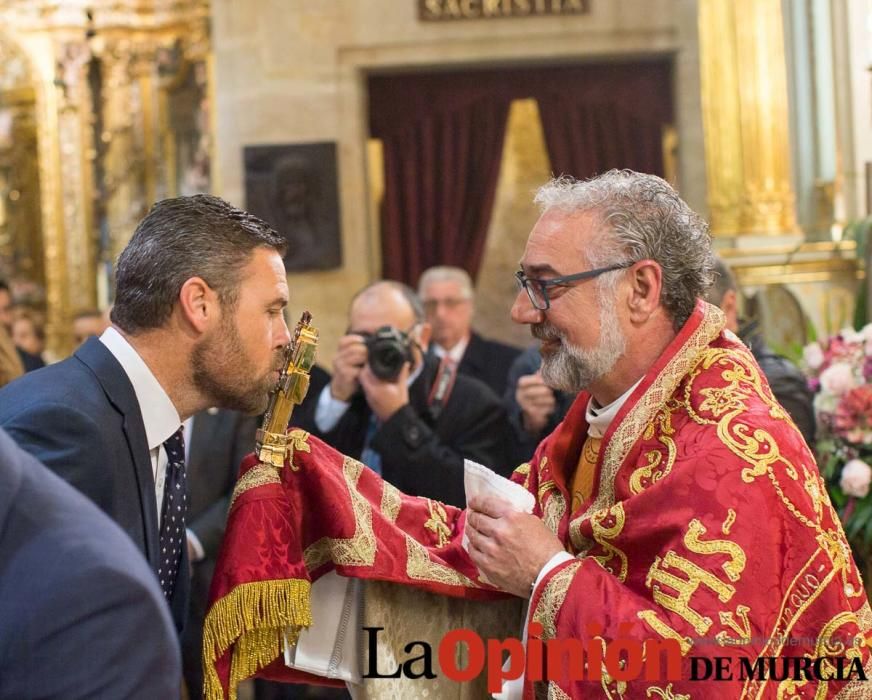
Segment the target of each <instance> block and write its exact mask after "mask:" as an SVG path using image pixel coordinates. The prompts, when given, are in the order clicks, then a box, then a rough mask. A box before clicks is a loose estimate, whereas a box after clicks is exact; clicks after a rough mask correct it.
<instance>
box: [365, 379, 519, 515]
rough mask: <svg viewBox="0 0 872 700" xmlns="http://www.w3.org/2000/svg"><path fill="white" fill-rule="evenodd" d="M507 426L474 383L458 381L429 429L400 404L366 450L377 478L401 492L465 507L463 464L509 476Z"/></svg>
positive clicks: (491, 398)
mask: <svg viewBox="0 0 872 700" xmlns="http://www.w3.org/2000/svg"><path fill="white" fill-rule="evenodd" d="M507 430H508V428H507V424H506V420H505V411H504V410H503V407H502V405H501V403H500V400H499V399H498V398H497V397H496V396H495V395H494V394H493V392H492V391H490V389H488V387H487V386H485V385H484V384H482V383H480V382H476V381H474V380H470V379H468V378H464V377H462V376H458V377H457V380H456V383H455V387H454V390H453V392H452V395H451V397H450V399H449V401H448V402H447V403H446V405H445V407H444V409H443V411H442V413H441V414H440V416H439V419H438V420H437V421H436V422H435V425H431V421H428V420H427V415H426V413H425V409H423V410H421V412H420V413H419V412H418V411H416V410H415V408H413V407H412V406H411V405H406V406H404V407H403V408H402V409H400V410H399V411H397V412H396V413H395V414H394V415H393V416H391V417H390V418H389V419H388V420H387V421H386V422H385V423H384V424H383V425H382V426H381V428H380V429H379V430H378V432H376V434H375V436H374V437H373V440H372V446H373V448H374V449H376V450H377V451H378V452H379V454H380V455H381V458H382V475H383V476H384V478H385V479H386V480H387V481H389V482H391V483H392V484H394V485H395V486H396V487H397V488H399V489H400V490H401V491H403V492H405V493H408V494H410V495H414V496H426V497H428V498H433V499H435V500H439V501H443V502H445V503H449V504H451V505H456V506H459V507H463V506H465V504H466V498H465V495H464V486H463V460H464V458H468V459H471V460H473V461H475V462H479V463H480V464H483V465H485V466H486V467H490V468H491V469H493V470H494V471H496V472H497V473H499V474H502V475H504V476H505V475H508V474H510V473H511V472H512V469H513V467H512V465H511V464H510V463H509V461H508V458H507V455H506V451H505V443H506V435H507Z"/></svg>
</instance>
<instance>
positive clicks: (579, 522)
mask: <svg viewBox="0 0 872 700" xmlns="http://www.w3.org/2000/svg"><path fill="white" fill-rule="evenodd" d="M537 201H538V202H539V203H540V204H541V206H542V209H543V214H542V216H541V218H540V219H539V221H538V222H537V224H536V226H535V228H534V229H533V231H532V233H531V235H530V238H529V240H528V243H527V247H526V250H525V252H524V255H523V258H522V260H521V270H520V271H519V272H518V281H519V283H520V286H521V290H520V291H519V294H518V296H517V298H516V300H515V305H514V307H513V309H512V316H513V318H514V319H515V320H516V321H518V322H520V323H526V324H529V325H530V326H531V329H532V332H533V335H534V336H536V337H537V338H539V339H540V340H541V341H542V355H543V367H542V374H543V378H544V379H545V381H546V382H548V383H549V384H550V385H551V386H553V387H554V388H557V389H562V390H565V391H581V393H580V394H579V396H578V398H577V400H576V401H575V403H574V405H573V407H572V409H571V410H570V412H569V414H568V415H567V416H566V418H565V420H564V421H563V422H562V423H561V424H560V426H558V428H557V429H556V430H555V432H554V433H553V434H552V435H550V436H549V437H548V438H546V439H545V440H544V441H543V442H542V444H541V445H540V446H539V448H538V449H537V451H536V454H535V455H534V457H533V459H532V460H531V461H530V463H528V464H523V465H521V466H520V467H519V468H518V469H517V470H516V471H515V473H514V476H513V480H514V481H515V482H517V483H518V484H521V485H522V486H523V488H524V489H526V490H527V491H528V492H529V493H530V494H532V496H533V498H534V500H535V506H534V508H533V512H532V513H530V514H527V513H522V512H518V511H515V510H513V509H511V508H509V507H507V506H506V505H505V504H504V503H503V502H501V501H500V500H498V499H495V498H481V499H478V500H476V499H473V500H472V501H471V502H470V503H469V508H468V509H467V510H462V511H461V510H459V509H456V508H452V507H449V506H445V505H443V504H441V503H438V502H435V501H431V500H428V499H425V498H411V497H407V496H404V495H402V494H401V493H399V492H398V491H397V490H396V489H395V488H393V487H392V486H391V485H390V484H387V483H385V482H384V481H382V480H381V479H380V478H379V477H378V476H377V475H376V474H374V473H373V472H371V471H370V470H369V469H367V468H366V467H364V466H363V465H361V464H360V463H358V462H356V461H354V460H351V459H349V458H346V457H343V456H342V455H340V454H338V453H337V452H335V451H334V450H332V449H331V448H329V447H328V446H326V445H324V444H323V443H321V442H319V441H318V440H316V439H315V438H312V437H311V436H308V435H307V434H305V433H302V432H299V431H296V432H294V433H293V435H294V438H295V439H294V450H293V454H292V455H291V456H290V458H289V460H288V461H287V463H286V465H285V467H284V468H282V469H281V470H276V469H274V468H272V467H267V466H264V465H259V464H257V463H256V461H255V460H254V459H253V458H250V459H249V460H248V461H247V462H246V463H245V464H244V465H243V468H242V476H241V478H240V482H239V485H238V487H237V492H236V497H235V501H234V503H233V505H232V507H231V513H230V520H229V523H228V528H227V535H226V537H225V543H224V547H223V550H222V554H221V557H220V560H219V563H218V568H217V571H216V576H215V579H214V580H213V589H212V597H213V601H214V603H213V607H212V609H211V610H210V613H209V616H208V619H207V625H206V631H205V644H204V659H205V662H206V666H207V669H206V670H207V697H208V698H210V700H211V698H223V697H233V696H234V695H235V685H236V683H237V682H238V681H239V680H242V679H243V678H246V677H248V676H251V675H255V674H257V675H261V676H263V677H268V678H274V679H279V680H286V681H291V682H293V681H297V682H300V681H311V680H312V677H311V676H309V675H307V674H305V673H303V672H302V671H300V670H297V669H292V668H289V667H288V666H287V665H286V664H285V658H284V655H283V650H284V648H285V647H289V648H291V647H292V646H293V644H294V643H295V641H296V639H297V637H298V636H299V635H300V634H305V633H306V632H305V630H307V628H309V627H310V625H312V624H313V623H314V625H315V626H317V624H318V619H319V615H321V616H322V617H323V615H324V612H325V611H324V610H322V609H319V608H318V607H317V606H316V607H313V606H312V604H311V598H310V596H311V585H312V583H313V582H315V585H318V584H317V582H318V581H319V580H320V579H322V578H323V577H325V575H327V574H328V573H329V572H333V574H339V575H340V576H341V577H349V578H352V579H356V580H360V581H363V582H364V604H363V605H364V610H365V613H364V617H363V619H364V624H365V625H366V626H367V627H370V629H381V631H380V632H379V635H380V636H379V638H378V640H377V641H373V647H372V648H368V649H367V651H369V653H370V656H373V655H375V656H377V657H378V658H377V659H376V660H375V661H376V662H377V666H376V668H379V669H381V670H380V671H379V675H384V676H386V675H389V674H388V673H387V671H393V670H394V669H395V668H396V669H398V670H399V671H400V673H399V674H398V677H396V678H393V677H391V678H384V677H380V678H374V677H372V674H371V673H370V674H366V673H365V674H364V675H365V676H366V675H369V676H370V677H369V678H364V682H363V684H362V686H360V687H359V688H358V689H357V691H356V692H357V693H358V694H359V695H360V696H362V697H373V698H377V697H403V698H406V697H409V698H412V697H425V696H428V697H438V698H440V699H442V698H452V697H457V698H465V697H470V698H473V697H482V696H483V695H482V694H483V692H484V689H485V687H487V690H488V691H489V692H495V691H500V693H501V694H500V695H499V697H502V698H522V697H523V698H539V697H542V698H587V697H606V698H626V699H628V700H629V699H636V698H640V699H641V698H645V699H648V698H664V699H672V700H679V699H689V698H694V699H695V698H706V699H709V698H725V699H726V698H729V699H732V698H832V697H839V698H853V697H855V698H865V697H870V696H872V685H869V684H868V683H866V681H865V678H866V677H867V676H869V675H872V657H870V652H869V648H868V646H867V645H868V643H869V642H870V641H872V629H870V627H872V612H870V608H869V604H868V601H867V599H866V594H865V592H864V589H863V584H862V582H861V580H860V577H859V575H858V572H857V568H856V566H855V564H854V562H853V559H852V557H851V552H850V549H849V548H848V545H847V543H846V541H845V536H844V533H843V532H842V528H841V526H840V523H839V521H838V519H837V517H836V515H835V513H834V511H833V508H832V506H831V504H830V502H829V499H828V497H827V493H826V490H825V488H824V484H823V481H822V479H821V477H820V475H819V473H818V470H817V467H816V466H815V463H814V459H813V457H812V455H811V453H810V452H809V451H808V448H807V447H806V444H805V441H804V440H803V438H802V436H801V434H800V433H799V432H798V430H797V429H796V426H795V425H794V424H793V423H792V421H791V420H790V418H789V416H788V415H787V413H786V412H785V411H784V410H783V409H782V408H781V406H780V405H779V404H778V403H777V402H776V401H775V399H774V398H773V396H772V392H771V391H770V389H769V386H768V385H767V383H766V379H765V377H764V376H763V375H762V374H761V372H760V369H759V367H758V366H757V364H756V362H755V361H754V359H753V357H752V355H751V353H750V352H749V350H748V349H747V348H746V347H745V346H744V345H743V344H742V343H741V341H739V340H738V338H736V337H735V336H734V335H732V334H731V333H730V332H729V331H725V330H724V320H723V316H722V314H721V313H720V311H719V310H717V309H716V308H715V307H712V306H709V305H707V304H705V303H704V302H702V301H699V297H700V296H701V295H702V293H703V292H704V290H705V289H706V287H707V285H708V284H710V282H711V271H712V265H713V258H712V251H711V243H710V239H709V237H708V234H707V231H706V227H705V224H704V223H703V222H702V221H701V220H700V219H699V217H698V216H697V215H695V214H694V213H693V212H692V211H691V210H690V209H689V208H688V207H687V205H686V204H685V203H684V202H683V201H682V200H681V199H680V198H679V197H678V195H677V194H676V193H675V192H674V191H673V190H672V188H671V187H670V186H669V185H668V184H667V183H665V182H664V181H663V180H661V179H659V178H657V177H654V176H650V175H641V174H638V173H633V172H629V171H611V172H609V173H606V174H605V175H603V176H600V177H598V178H595V179H593V180H590V181H587V182H574V181H570V180H564V179H561V180H556V181H553V182H551V183H549V184H548V185H546V186H545V187H543V188H542V189H541V190H540V191H539V193H538V195H537ZM464 535H466V537H467V538H468V542H469V544H468V547H464V546H463V539H464ZM333 574H331V575H333ZM519 603H528V604H529V605H528V609H527V611H526V613H522V612H521V610H520V607H519V606H518V604H519ZM456 628H465V629H469V630H471V631H472V632H474V633H475V634H476V635H478V636H480V637H481V638H483V639H485V640H487V639H491V640H500V642H493V643H492V644H489V645H488V646H486V647H485V649H486V650H487V651H488V652H491V653H492V655H493V653H495V652H498V651H499V650H500V649H503V650H506V651H508V652H510V656H509V659H508V662H507V663H506V665H505V667H502V660H501V659H499V658H497V659H496V660H494V659H493V658H488V659H486V660H485V661H482V659H481V658H479V656H480V655H479V654H478V653H477V651H476V649H475V648H474V647H475V644H473V643H469V644H466V645H465V644H455V645H453V646H449V647H448V649H447V653H445V654H440V653H438V652H437V650H436V646H438V645H439V641H440V640H444V639H445V635H446V634H447V633H449V632H450V631H451V630H452V629H456ZM355 633H359V631H357V630H355ZM506 637H518V638H519V639H522V641H517V642H514V643H513V642H512V640H508V641H506V642H505V643H502V640H503V639H504V638H506ZM449 638H450V637H449ZM368 639H369V640H370V641H372V639H371V638H368ZM419 640H431V641H432V643H433V644H434V645H436V646H434V647H433V649H434V651H433V660H432V669H430V668H429V666H428V660H427V659H426V658H424V657H425V656H426V654H424V653H420V652H421V651H422V649H424V645H422V644H419V645H415V644H413V642H415V641H419ZM428 643H429V642H428ZM443 646H446V645H443ZM440 649H441V648H440ZM442 651H444V649H443V650H442ZM403 652H405V653H406V655H407V657H408V656H417V657H420V658H418V661H417V662H416V664H413V663H408V664H405V665H404V664H403V659H402V654H403ZM525 660H526V663H525ZM482 663H483V664H484V666H485V669H486V670H485V671H484V672H483V673H482V674H481V676H480V677H479V678H477V679H476V681H473V682H469V683H466V682H461V681H459V680H458V679H459V678H460V677H461V675H462V674H460V673H458V670H461V671H462V670H463V669H466V668H469V667H476V666H478V667H481V665H482ZM371 664H372V659H369V660H365V661H364V662H363V666H364V668H365V669H368V670H372V668H373V667H372V665H371ZM378 664H382V666H378ZM428 671H431V672H430V673H428ZM383 672H384V673H383ZM322 675H324V676H331V674H330V673H324V674H322ZM412 676H418V677H412ZM431 676H433V677H431ZM332 677H333V678H336V677H339V676H335V675H333V676H332ZM453 681H458V682H453ZM327 682H330V681H327ZM475 683H477V685H476V684H475ZM870 683H872V681H870Z"/></svg>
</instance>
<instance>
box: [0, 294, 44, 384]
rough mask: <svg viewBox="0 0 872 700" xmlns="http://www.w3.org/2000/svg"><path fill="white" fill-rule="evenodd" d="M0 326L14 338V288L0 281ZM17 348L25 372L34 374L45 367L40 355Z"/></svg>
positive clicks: (16, 346)
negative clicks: (33, 372)
mask: <svg viewBox="0 0 872 700" xmlns="http://www.w3.org/2000/svg"><path fill="white" fill-rule="evenodd" d="M0 324H2V326H3V328H4V330H5V331H6V333H7V334H8V335H9V337H10V338H12V337H13V326H14V324H15V299H14V298H13V296H12V288H11V287H10V286H9V284H8V283H7V282H6V281H5V280H0ZM15 348H16V351H17V352H18V357H19V359H20V360H21V364H22V365H23V366H24V371H25V372H32V371H33V370H35V369H40V368H41V367H45V362H43V360H42V358H41V357H40V356H39V355H34V354H32V353H29V352H27V351H26V350H25V349H24V348H22V347H20V346H19V345H17V344H16V345H15Z"/></svg>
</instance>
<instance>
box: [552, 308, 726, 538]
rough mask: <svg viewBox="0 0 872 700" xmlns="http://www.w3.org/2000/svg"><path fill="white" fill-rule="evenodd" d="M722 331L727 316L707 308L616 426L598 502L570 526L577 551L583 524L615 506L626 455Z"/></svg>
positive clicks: (608, 446)
mask: <svg viewBox="0 0 872 700" xmlns="http://www.w3.org/2000/svg"><path fill="white" fill-rule="evenodd" d="M723 327H724V315H723V313H722V312H721V310H720V309H718V308H717V307H714V306H711V305H710V304H706V305H705V307H704V311H703V318H702V320H701V321H700V323H699V326H698V327H697V328H696V330H695V331H694V332H693V333H692V334H691V336H690V337H689V338H688V339H687V341H686V342H685V343H684V345H683V346H682V348H681V349H680V350H679V351H678V352H677V353H676V354H675V355H674V356H673V357H672V358H671V359H670V360H669V362H668V363H667V364H666V367H664V368H663V370H662V371H661V372H660V373H659V374H658V375H657V377H656V378H655V379H654V381H653V382H652V383H651V384H650V385H649V386H648V388H647V389H646V390H645V393H644V394H642V396H641V397H640V398H639V400H638V401H636V402H635V404H634V405H633V407H632V408H631V409H630V411H629V412H628V413H627V415H626V416H625V417H624V419H623V420H622V421H621V423H620V425H618V426H617V428H616V430H615V432H614V433H613V435H612V437H611V439H610V440H609V443H608V445H606V446H605V454H604V455H603V462H602V469H601V470H600V478H599V489H598V491H597V495H596V498H594V499H593V501H592V502H591V504H590V505H589V506H588V508H587V510H586V511H585V512H584V513H582V514H581V515H580V516H579V517H577V518H574V519H573V520H572V522H571V523H570V527H569V534H570V537H571V539H572V542H573V545H574V546H575V549H576V550H577V551H580V550H582V549H584V547H585V539H584V537H583V536H582V534H581V524H582V523H583V522H584V521H585V520H589V519H590V517H591V516H592V515H593V514H594V513H596V512H597V511H600V510H603V509H604V508H608V507H609V506H611V505H612V504H614V502H615V475H616V474H617V472H618V469H620V467H621V465H622V464H623V462H624V459H625V458H626V456H627V454H628V453H629V452H630V450H631V449H632V448H633V445H635V444H636V441H637V440H638V439H639V436H640V435H642V434H643V432H644V431H645V428H646V426H647V425H648V424H649V423H650V422H651V419H652V416H653V415H654V414H655V413H656V411H658V410H660V409H661V408H662V406H663V405H664V404H665V403H666V401H667V399H668V398H669V397H670V396H672V394H673V392H674V391H675V388H676V387H677V386H678V385H679V383H680V382H681V380H682V379H684V377H685V376H687V374H688V373H689V372H690V370H691V369H692V368H693V366H694V365H695V364H696V363H697V360H698V356H699V354H700V352H701V351H702V350H703V349H704V348H706V347H707V346H708V344H709V343H710V342H711V341H712V340H714V339H715V338H716V337H717V336H718V335H719V334H720V332H721V329H722V328H723Z"/></svg>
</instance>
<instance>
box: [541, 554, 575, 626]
mask: <svg viewBox="0 0 872 700" xmlns="http://www.w3.org/2000/svg"><path fill="white" fill-rule="evenodd" d="M581 564H582V562H580V561H574V562H572V563H571V564H569V565H568V566H566V567H565V568H563V569H561V570H560V571H558V572H557V573H556V574H554V576H552V577H551V579H550V580H549V581H548V583H547V584H546V585H545V590H544V591H543V592H542V595H541V596H539V602H538V603H537V604H536V610H535V611H534V613H533V620H534V621H536V622H538V623H539V624H540V625H542V641H545V642H547V641H548V640H549V639H554V637H555V636H556V635H557V615H558V614H559V613H560V608H561V607H562V606H563V601H564V600H566V594H567V593H568V592H569V587H570V586H571V585H572V579H573V578H575V574H576V572H577V571H578V569H579V567H580V566H581Z"/></svg>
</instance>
